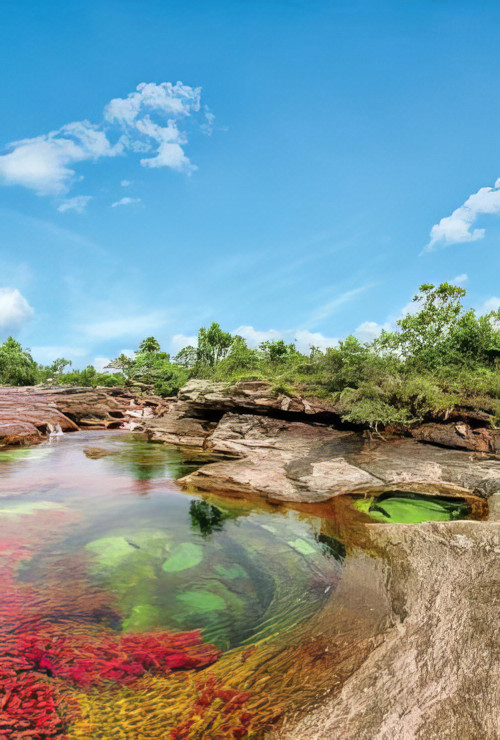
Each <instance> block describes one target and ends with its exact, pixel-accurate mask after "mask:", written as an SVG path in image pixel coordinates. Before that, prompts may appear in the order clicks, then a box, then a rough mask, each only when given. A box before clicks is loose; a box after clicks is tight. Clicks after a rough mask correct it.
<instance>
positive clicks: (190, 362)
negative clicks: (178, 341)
mask: <svg viewBox="0 0 500 740" xmlns="http://www.w3.org/2000/svg"><path fill="white" fill-rule="evenodd" d="M197 359H198V350H197V349H196V347H193V346H192V345H191V344H189V345H188V346H187V347H183V348H182V349H181V350H180V352H178V353H177V354H176V356H175V357H174V362H175V363H176V365H181V367H185V368H186V369H190V368H192V367H194V366H195V365H196V361H197Z"/></svg>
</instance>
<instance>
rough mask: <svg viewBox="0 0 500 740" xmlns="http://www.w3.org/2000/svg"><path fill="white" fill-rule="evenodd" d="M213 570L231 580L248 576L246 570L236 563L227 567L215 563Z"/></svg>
mask: <svg viewBox="0 0 500 740" xmlns="http://www.w3.org/2000/svg"><path fill="white" fill-rule="evenodd" d="M215 570H216V572H217V573H218V574H219V575H220V576H222V577H223V578H229V580H231V581H232V580H234V579H236V578H248V577H249V576H248V573H247V572H246V570H245V569H244V568H243V567H242V566H241V565H238V563H235V564H234V565H231V566H230V567H229V568H226V567H225V566H224V565H216V566H215Z"/></svg>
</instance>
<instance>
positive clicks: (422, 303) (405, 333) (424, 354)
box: [375, 283, 466, 368]
mask: <svg viewBox="0 0 500 740" xmlns="http://www.w3.org/2000/svg"><path fill="white" fill-rule="evenodd" d="M465 295H466V290H465V289H464V288H459V287H457V286H456V285H450V284H449V283H441V284H440V285H439V286H438V287H437V288H436V287H435V286H434V285H432V284H431V283H424V285H421V286H420V289H419V292H418V293H417V295H415V296H414V298H413V302H414V303H416V304H417V306H418V308H419V310H418V311H417V312H415V313H409V314H407V315H406V316H404V317H403V318H401V319H399V321H397V325H398V327H399V331H396V332H382V334H381V336H380V338H379V339H378V340H376V343H375V344H376V346H378V347H379V348H382V349H389V350H390V351H392V352H395V353H396V354H397V355H399V356H401V357H403V358H404V359H406V360H407V361H409V362H410V363H414V364H418V365H420V366H423V367H429V368H432V367H435V366H436V364H441V363H442V361H443V359H444V356H443V343H444V342H445V340H446V339H447V338H448V336H449V335H450V332H452V330H453V329H454V328H455V327H456V326H457V324H458V322H459V319H460V316H461V315H462V313H463V306H462V298H463V297H464V296H465Z"/></svg>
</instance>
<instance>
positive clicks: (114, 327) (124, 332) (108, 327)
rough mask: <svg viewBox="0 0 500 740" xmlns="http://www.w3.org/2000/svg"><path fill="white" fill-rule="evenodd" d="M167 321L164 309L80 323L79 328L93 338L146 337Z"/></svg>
mask: <svg viewBox="0 0 500 740" xmlns="http://www.w3.org/2000/svg"><path fill="white" fill-rule="evenodd" d="M166 323H167V316H166V314H165V313H164V312H163V311H152V312H151V313H146V314H131V315H129V316H121V317H119V318H111V319H105V320H104V321H91V322H89V323H87V324H80V325H79V326H78V327H77V329H78V330H79V331H80V332H81V333H82V334H84V335H85V336H86V337H88V338H89V339H92V340H101V339H117V338H120V337H144V336H147V335H149V334H152V333H153V332H154V331H155V330H157V329H160V328H162V327H163V326H165V324H166Z"/></svg>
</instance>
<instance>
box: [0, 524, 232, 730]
mask: <svg viewBox="0 0 500 740" xmlns="http://www.w3.org/2000/svg"><path fill="white" fill-rule="evenodd" d="M27 518H28V517H24V518H23V525H22V526H21V525H20V524H18V525H17V526H16V525H15V524H14V526H12V524H11V525H10V527H9V531H8V533H7V532H5V533H2V535H3V536H1V535H0V593H1V595H2V599H1V601H0V740H14V739H16V740H17V739H18V738H19V739H21V738H26V739H28V738H30V740H48V739H49V738H61V739H62V738H64V729H65V722H64V721H63V719H62V717H61V716H60V712H61V710H64V705H63V702H64V700H63V695H64V687H65V686H70V685H75V684H76V685H78V686H79V687H81V688H83V689H85V688H87V687H91V686H98V685H102V684H104V683H106V682H115V683H118V684H130V683H133V682H134V681H135V680H136V679H137V678H138V677H140V676H142V675H144V674H146V673H151V674H157V675H163V676H165V675H168V674H169V673H171V672H172V671H177V670H182V669H197V668H202V667H204V666H207V665H210V664H211V663H213V662H214V661H216V660H217V658H218V657H219V655H220V651H219V650H218V649H217V648H215V647H214V646H213V645H208V644H205V643H203V640H202V637H201V634H200V632H199V631H194V632H186V633H167V632H154V633H146V634H125V635H120V634H118V633H116V632H112V631H111V630H109V629H103V628H102V627H99V626H97V625H95V624H92V616H93V615H95V613H96V606H97V608H98V611H100V612H103V611H104V610H105V609H106V608H109V610H111V606H109V604H111V599H110V598H109V597H108V596H107V595H106V594H105V593H104V594H102V593H99V594H98V593H96V590H95V588H91V587H90V584H89V583H88V581H85V579H84V578H83V577H82V574H81V573H80V574H78V568H77V569H76V571H75V573H76V575H77V578H76V580H75V581H74V586H75V585H76V586H77V587H76V588H74V589H73V591H72V594H71V599H68V597H67V589H65V588H61V587H59V588H57V587H55V588H51V589H50V588H49V589H48V588H47V584H46V585H45V588H42V587H40V588H36V587H34V586H33V585H31V584H28V583H20V582H19V580H18V568H19V565H20V564H21V563H22V562H23V561H25V560H27V559H30V558H32V557H33V555H35V554H36V551H37V549H38V548H39V547H41V546H42V544H45V543H46V540H47V531H48V530H47V528H46V527H48V525H49V524H53V520H52V521H51V522H49V521H48V520H47V516H46V515H42V514H41V513H40V512H38V514H37V516H36V526H35V525H34V522H33V517H32V516H30V517H29V520H31V521H30V526H28V527H26V522H25V520H26V519H27ZM59 524H60V522H59ZM50 583H51V584H52V586H55V585H56V584H54V583H53V579H51V581H50ZM66 585H67V584H66ZM85 586H87V591H86V590H85ZM58 597H60V599H61V601H62V602H63V603H62V605H61V604H58ZM70 607H71V608H70ZM68 608H69V611H68ZM61 714H63V712H61Z"/></svg>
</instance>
